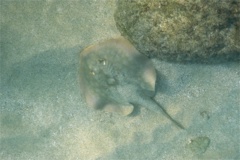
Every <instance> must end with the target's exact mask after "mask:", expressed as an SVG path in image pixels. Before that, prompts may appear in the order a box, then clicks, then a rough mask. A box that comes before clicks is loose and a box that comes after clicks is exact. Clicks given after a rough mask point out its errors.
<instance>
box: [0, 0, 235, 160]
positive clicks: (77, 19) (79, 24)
mask: <svg viewBox="0 0 240 160" xmlns="http://www.w3.org/2000/svg"><path fill="white" fill-rule="evenodd" d="M0 5H1V9H0V22H1V30H0V38H1V39H0V40H1V50H0V78H1V79H0V107H1V108H0V109H1V112H0V159H2V160H26V159H33V160H48V159H49V160H50V159H51V160H55V159H56V160H61V159H62V160H77V159H79V160H125V159H126V160H134V159H136V160H146V159H147V160H152V159H157V160H158V159H159V160H173V159H174V160H186V159H187V160H191V159H193V160H195V159H211V160H212V159H218V160H219V159H221V160H230V159H231V160H232V159H240V153H239V152H240V151H239V144H240V140H239V136H240V135H239V117H240V116H239V109H240V108H239V107H240V66H239V64H237V63H226V64H218V65H204V64H174V63H168V62H163V61H158V60H156V59H153V60H152V61H153V63H154V66H155V68H156V69H157V72H158V80H157V93H156V97H155V98H156V100H157V101H158V102H159V103H160V104H161V105H162V106H163V107H164V108H165V109H166V110H167V112H168V113H169V114H170V115H171V116H172V117H173V118H174V119H176V120H177V121H179V122H181V123H182V124H183V125H184V126H185V128H186V129H185V130H182V129H179V128H177V127H176V126H175V125H173V124H172V123H171V121H169V120H168V119H167V118H166V117H164V116H163V115H162V114H157V113H154V112H152V111H150V110H147V109H146V108H145V107H144V106H139V109H138V112H137V113H136V114H135V115H132V116H127V117H124V116H121V115H118V114H113V113H104V112H101V111H96V110H92V109H90V108H89V107H87V105H86V103H85V102H84V100H83V98H82V97H81V94H80V86H79V85H80V84H79V77H78V69H79V68H78V67H79V53H80V52H81V51H82V50H83V49H84V48H85V47H87V46H89V45H91V44H95V43H97V42H99V41H102V40H105V39H109V38H113V37H118V36H120V33H119V32H118V30H117V29H116V26H115V22H114V18H113V14H114V10H115V1H114V0H79V1H68V2H67V1H57V0H51V1H50V0H48V1H28V0H24V1H7V0H3V1H1V3H0Z"/></svg>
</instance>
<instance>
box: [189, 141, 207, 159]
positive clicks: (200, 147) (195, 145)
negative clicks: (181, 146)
mask: <svg viewBox="0 0 240 160" xmlns="http://www.w3.org/2000/svg"><path fill="white" fill-rule="evenodd" d="M209 144H210V139H209V138H208V137H196V138H194V139H191V141H190V143H189V144H188V146H187V147H188V148H189V149H190V150H191V151H192V152H193V154H195V155H200V154H203V153H204V152H206V150H207V148H208V146H209Z"/></svg>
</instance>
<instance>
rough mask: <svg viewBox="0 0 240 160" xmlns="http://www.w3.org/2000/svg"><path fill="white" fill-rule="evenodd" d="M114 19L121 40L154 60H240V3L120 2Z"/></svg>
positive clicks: (190, 0)
mask: <svg viewBox="0 0 240 160" xmlns="http://www.w3.org/2000/svg"><path fill="white" fill-rule="evenodd" d="M114 17H115V21H116V25H117V27H118V29H119V30H120V32H121V34H122V35H123V36H124V37H126V38H127V39H128V40H129V41H131V43H133V45H134V46H135V47H136V48H137V49H138V50H139V51H140V52H141V53H143V54H145V55H147V56H148V57H155V58H159V59H161V60H168V61H175V62H176V61H177V62H186V61H189V62H204V63H205V62H207V63H215V62H217V63H218V62H226V61H239V60H240V1H237V0H228V1H221V0H212V1H206V0H199V1H195V0H171V1H166V0H141V1H140V0H131V1H129V0H118V1H117V10H116V12H115V15H114Z"/></svg>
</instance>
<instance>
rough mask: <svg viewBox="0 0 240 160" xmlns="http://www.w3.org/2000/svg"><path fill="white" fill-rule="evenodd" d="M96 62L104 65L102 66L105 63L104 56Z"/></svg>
mask: <svg viewBox="0 0 240 160" xmlns="http://www.w3.org/2000/svg"><path fill="white" fill-rule="evenodd" d="M98 62H99V63H100V64H102V65H104V66H105V65H106V59H104V58H103V59H99V60H98Z"/></svg>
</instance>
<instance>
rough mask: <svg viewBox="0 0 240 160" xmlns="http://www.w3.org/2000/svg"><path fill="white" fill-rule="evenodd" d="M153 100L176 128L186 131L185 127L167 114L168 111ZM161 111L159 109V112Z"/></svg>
mask: <svg viewBox="0 0 240 160" xmlns="http://www.w3.org/2000/svg"><path fill="white" fill-rule="evenodd" d="M152 100H153V102H154V103H155V104H156V105H157V106H158V108H159V109H161V110H162V113H163V114H164V115H165V116H166V117H167V118H168V119H170V120H171V121H172V122H173V123H174V124H175V125H176V126H178V127H179V128H181V129H185V128H184V127H183V125H182V124H180V123H179V122H177V121H176V120H174V119H173V118H172V117H171V116H170V115H169V114H168V113H167V111H166V110H165V109H164V108H163V107H162V106H161V105H160V104H159V103H158V102H157V101H156V100H155V99H154V98H152ZM159 109H158V110H159Z"/></svg>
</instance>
